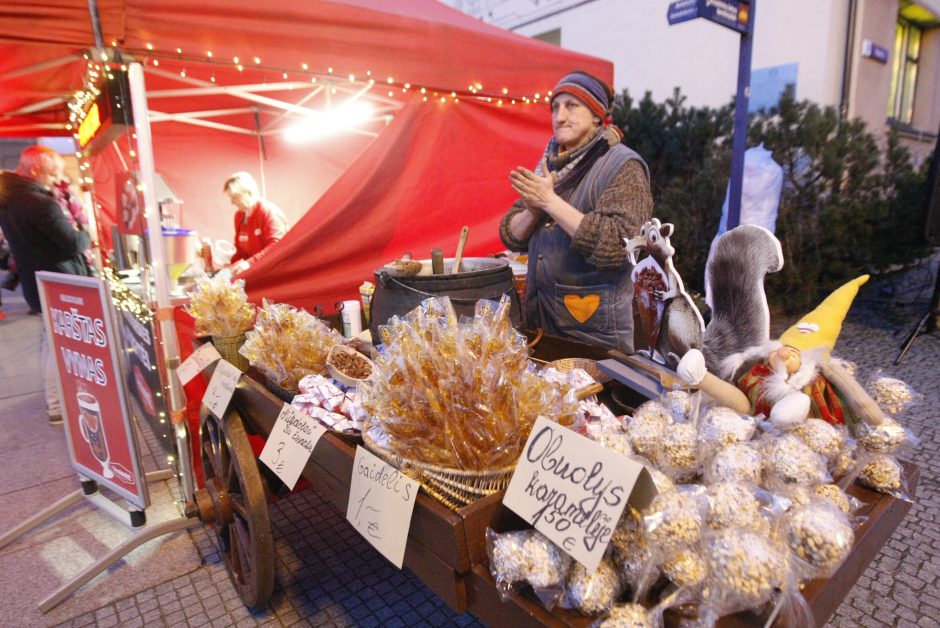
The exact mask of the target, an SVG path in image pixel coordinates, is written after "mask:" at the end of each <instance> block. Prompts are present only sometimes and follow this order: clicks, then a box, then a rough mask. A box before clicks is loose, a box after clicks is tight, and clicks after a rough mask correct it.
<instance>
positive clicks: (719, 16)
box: [666, 0, 751, 33]
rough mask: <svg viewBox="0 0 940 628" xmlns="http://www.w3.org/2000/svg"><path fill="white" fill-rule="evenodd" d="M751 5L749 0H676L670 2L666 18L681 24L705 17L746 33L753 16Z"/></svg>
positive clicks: (673, 22) (670, 21) (672, 22)
mask: <svg viewBox="0 0 940 628" xmlns="http://www.w3.org/2000/svg"><path fill="white" fill-rule="evenodd" d="M750 5H751V3H750V1H749V0H676V2H672V3H670V4H669V11H668V12H667V13H666V19H668V20H669V23H670V24H679V23H680V22H687V21H689V20H694V19H695V18H698V17H703V18H705V19H706V20H709V21H711V22H715V23H716V24H721V25H722V26H725V27H727V28H730V29H731V30H734V31H737V32H739V33H746V32H747V28H748V21H749V20H750V17H751V6H750Z"/></svg>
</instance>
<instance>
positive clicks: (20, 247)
mask: <svg viewBox="0 0 940 628" xmlns="http://www.w3.org/2000/svg"><path fill="white" fill-rule="evenodd" d="M57 158H58V154H57V153H56V152H55V151H54V150H52V149H51V148H48V147H45V146H30V147H29V148H27V149H26V150H24V151H23V152H22V154H21V155H20V161H19V165H18V166H17V168H16V172H15V173H14V172H0V229H2V230H3V235H4V237H5V238H6V240H7V242H8V243H9V245H10V252H11V254H12V255H13V257H14V258H15V259H16V264H17V268H18V270H19V274H20V282H21V284H22V286H23V297H24V298H25V299H26V303H28V304H29V307H30V308H31V309H32V310H35V311H37V312H38V311H41V310H42V304H41V302H40V299H39V290H38V288H37V285H36V273H37V272H38V271H41V270H47V271H53V272H58V273H67V274H70V275H88V274H89V272H88V266H87V264H86V263H85V259H84V257H83V255H82V254H83V252H84V251H85V249H87V248H88V246H89V244H90V238H89V236H88V234H87V233H85V232H84V231H81V230H78V229H75V228H74V227H73V226H72V225H71V224H69V221H68V219H67V218H66V217H65V215H64V214H63V213H62V209H61V207H59V204H58V203H57V202H56V200H55V198H54V197H53V195H52V192H51V190H50V188H51V186H52V184H53V183H55V181H56V179H57V177H58V172H59V166H58V160H57ZM41 347H42V353H43V361H44V364H45V367H46V378H45V379H46V405H47V407H48V411H49V420H50V421H51V422H53V423H61V421H62V413H61V409H60V405H59V397H58V393H57V391H56V385H55V362H54V356H53V354H52V351H51V350H50V349H49V339H48V338H46V332H45V331H43V335H42V343H41Z"/></svg>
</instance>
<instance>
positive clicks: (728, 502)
mask: <svg viewBox="0 0 940 628" xmlns="http://www.w3.org/2000/svg"><path fill="white" fill-rule="evenodd" d="M707 497H708V512H707V513H706V516H705V522H706V523H707V524H708V526H709V527H710V528H713V529H715V530H721V529H724V528H742V529H747V530H766V529H767V528H768V527H769V525H768V523H767V519H765V518H764V516H763V515H762V513H761V504H760V502H759V501H757V497H755V495H754V489H753V487H751V486H748V485H746V484H743V483H740V482H719V483H717V484H712V485H711V486H709V487H708V492H707Z"/></svg>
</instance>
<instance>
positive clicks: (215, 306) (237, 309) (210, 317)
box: [184, 273, 255, 338]
mask: <svg viewBox="0 0 940 628" xmlns="http://www.w3.org/2000/svg"><path fill="white" fill-rule="evenodd" d="M184 309H185V310H186V311H187V312H188V313H189V314H191V315H192V317H193V318H194V319H196V333H197V334H199V335H201V336H217V337H220V338H227V337H231V336H237V335H239V334H243V333H245V332H246V331H247V330H249V329H251V326H252V323H253V322H254V319H255V306H254V304H252V303H249V302H248V296H247V295H246V294H245V280H244V279H237V280H235V281H232V277H231V275H230V274H228V273H219V274H217V275H216V276H215V277H207V278H205V279H200V280H199V281H197V282H196V287H195V289H194V290H193V292H192V294H191V295H190V300H189V303H187V304H186V306H185V307H184Z"/></svg>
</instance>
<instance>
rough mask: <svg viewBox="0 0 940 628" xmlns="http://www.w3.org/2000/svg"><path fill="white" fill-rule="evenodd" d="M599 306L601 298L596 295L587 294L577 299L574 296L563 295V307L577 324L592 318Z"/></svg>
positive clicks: (576, 296)
mask: <svg viewBox="0 0 940 628" xmlns="http://www.w3.org/2000/svg"><path fill="white" fill-rule="evenodd" d="M600 305H601V298H600V296H599V295H596V294H589V295H587V296H585V297H579V296H578V295H576V294H566V295H565V307H566V308H568V312H569V313H571V315H572V316H573V317H574V319H575V320H576V321H578V322H579V323H583V322H584V321H586V320H587V319H589V318H591V317H592V316H594V312H596V311H597V308H599V307H600Z"/></svg>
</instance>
